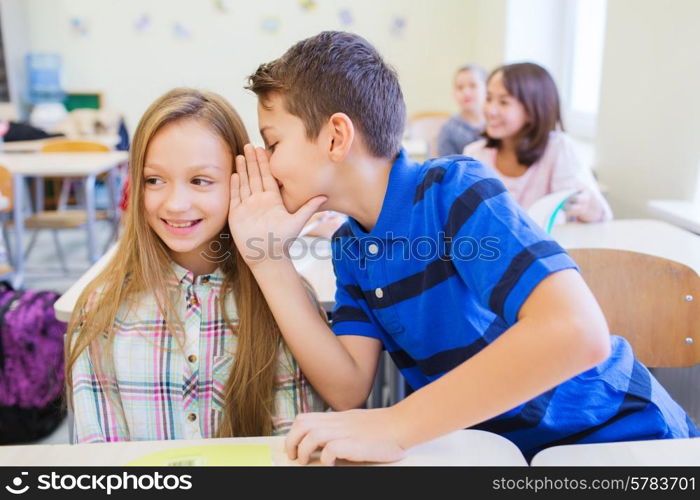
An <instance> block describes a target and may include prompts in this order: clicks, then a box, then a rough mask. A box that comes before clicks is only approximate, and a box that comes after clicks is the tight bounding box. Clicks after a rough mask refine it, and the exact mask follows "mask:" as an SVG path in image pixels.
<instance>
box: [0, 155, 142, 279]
mask: <svg viewBox="0 0 700 500" xmlns="http://www.w3.org/2000/svg"><path fill="white" fill-rule="evenodd" d="M128 157H129V155H128V153H127V152H126V151H110V152H105V153H28V154H22V155H19V154H2V155H0V165H3V166H4V167H5V168H7V170H9V171H10V173H12V190H13V196H14V202H13V204H14V206H13V221H14V225H15V252H14V257H15V262H14V263H13V264H14V266H15V278H14V280H13V284H14V286H15V287H20V286H21V285H22V281H23V279H24V241H23V240H24V215H25V214H24V209H25V200H24V188H25V181H24V180H25V178H27V177H38V178H43V177H77V178H81V179H83V182H82V184H83V187H84V190H85V204H86V207H85V209H86V213H87V224H86V229H87V235H88V257H89V259H90V262H95V261H96V260H97V249H96V248H97V244H96V241H95V213H96V209H95V180H96V178H97V176H98V175H100V174H102V173H104V172H109V174H110V175H109V183H110V189H111V195H112V196H111V197H112V203H113V204H114V206H115V207H114V208H115V209H116V203H117V196H118V194H117V193H116V191H115V189H116V188H115V186H116V183H115V179H114V175H113V170H114V168H115V167H117V166H118V165H120V164H121V163H123V162H125V161H127V160H128ZM40 184H41V183H40ZM38 198H40V197H38ZM42 204H43V203H42ZM37 209H38V210H43V207H41V206H37Z"/></svg>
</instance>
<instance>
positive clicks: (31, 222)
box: [3, 139, 118, 274]
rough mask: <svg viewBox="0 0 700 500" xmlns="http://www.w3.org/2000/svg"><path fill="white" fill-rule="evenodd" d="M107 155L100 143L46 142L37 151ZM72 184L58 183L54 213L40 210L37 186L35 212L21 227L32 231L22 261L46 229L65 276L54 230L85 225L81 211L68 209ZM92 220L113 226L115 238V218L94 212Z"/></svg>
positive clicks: (61, 255) (116, 230)
mask: <svg viewBox="0 0 700 500" xmlns="http://www.w3.org/2000/svg"><path fill="white" fill-rule="evenodd" d="M108 151H109V147H107V146H105V145H104V144H101V143H97V142H90V141H74V140H63V139H57V140H52V141H49V142H47V143H46V144H45V145H44V146H43V147H42V149H41V152H42V153H77V152H81V153H94V152H108ZM8 174H9V172H8ZM103 178H104V177H103ZM37 182H38V183H41V179H39V180H38V181H37ZM74 182H75V181H72V180H70V179H64V180H63V181H62V183H61V184H62V186H61V194H60V197H59V200H58V202H57V209H56V210H46V209H44V206H43V203H42V201H41V200H42V199H43V189H42V188H43V184H41V187H39V186H37V191H38V193H41V194H37V199H38V200H39V201H38V203H37V211H36V212H35V213H33V214H32V215H30V216H28V217H27V218H26V219H25V221H24V224H25V227H26V228H27V229H33V230H34V232H33V233H32V236H31V239H30V241H29V244H28V245H27V248H26V250H25V258H26V257H28V256H29V254H30V252H31V251H32V249H33V248H34V244H35V242H36V238H37V235H38V232H39V230H41V229H50V230H51V232H52V235H53V240H54V245H55V247H56V254H57V255H58V258H59V261H60V262H61V267H62V269H63V271H64V272H65V273H66V274H67V273H68V264H67V262H66V258H65V254H64V252H63V247H62V246H61V243H60V240H59V238H58V230H59V229H76V228H79V227H81V226H83V225H85V224H86V223H87V212H86V211H85V210H83V209H70V210H69V209H68V202H69V195H70V189H71V187H72V185H73V183H74ZM11 186H12V185H11V183H10V189H9V190H8V193H11ZM80 197H81V193H80V192H78V193H77V196H76V198H80ZM83 203H84V200H83ZM83 206H84V205H83ZM95 216H96V219H98V220H100V219H111V220H112V223H113V225H114V229H113V234H112V236H113V237H116V234H117V232H118V220H117V217H118V214H117V213H114V214H108V213H107V212H105V211H101V210H98V211H97V212H96V214H95ZM6 226H11V222H7V223H6V224H4V225H3V231H5V230H6ZM110 241H111V240H110ZM108 243H109V242H108ZM8 255H10V254H8Z"/></svg>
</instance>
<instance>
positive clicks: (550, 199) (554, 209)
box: [527, 188, 580, 233]
mask: <svg viewBox="0 0 700 500" xmlns="http://www.w3.org/2000/svg"><path fill="white" fill-rule="evenodd" d="M579 191H580V190H579V189H576V188H572V189H562V190H561V191H556V192H554V193H549V194H548V195H545V196H543V197H542V198H540V199H538V200H537V201H535V203H533V204H532V205H530V208H528V209H527V214H528V215H529V216H530V217H531V218H532V219H533V220H534V221H535V222H537V224H539V225H540V227H542V229H544V230H545V231H547V233H550V232H551V231H552V226H553V225H554V222H555V221H556V220H557V216H559V215H560V214H562V213H563V212H562V211H563V209H564V206H565V205H566V203H567V202H568V201H569V200H570V199H571V198H573V197H574V195H576V194H577V193H578V192H579Z"/></svg>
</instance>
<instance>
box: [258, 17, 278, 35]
mask: <svg viewBox="0 0 700 500" xmlns="http://www.w3.org/2000/svg"><path fill="white" fill-rule="evenodd" d="M260 28H261V29H262V30H263V31H264V32H265V33H268V34H271V35H274V34H276V33H278V32H279V30H280V18H279V17H278V16H265V17H263V18H262V20H261V21H260Z"/></svg>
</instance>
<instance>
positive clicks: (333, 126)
mask: <svg viewBox="0 0 700 500" xmlns="http://www.w3.org/2000/svg"><path fill="white" fill-rule="evenodd" d="M328 125H329V132H330V138H331V142H330V146H329V150H328V154H329V155H330V157H331V160H332V161H334V162H340V161H342V160H343V159H345V157H346V156H347V154H348V153H349V152H350V147H351V146H352V143H353V141H354V140H355V126H354V125H353V124H352V120H351V119H350V117H349V116H348V115H346V114H345V113H334V114H333V115H331V117H330V119H329V120H328Z"/></svg>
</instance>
